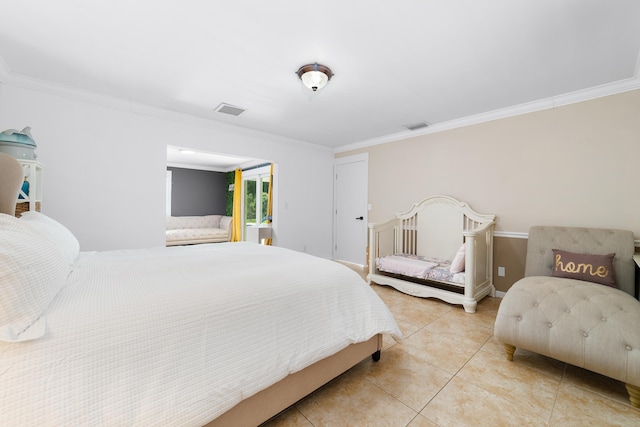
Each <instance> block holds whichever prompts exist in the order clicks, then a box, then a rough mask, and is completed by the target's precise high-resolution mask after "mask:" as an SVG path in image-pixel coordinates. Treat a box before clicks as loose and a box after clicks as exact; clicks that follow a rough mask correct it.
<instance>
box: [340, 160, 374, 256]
mask: <svg viewBox="0 0 640 427" xmlns="http://www.w3.org/2000/svg"><path fill="white" fill-rule="evenodd" d="M368 163H369V160H368V156H367V155H366V154H365V155H356V156H349V157H342V158H339V159H336V161H335V166H334V172H335V174H334V179H335V181H334V182H335V184H334V194H335V212H334V214H335V222H334V228H335V230H334V242H335V244H334V258H335V259H337V260H341V261H347V262H351V263H354V264H359V265H365V263H366V251H367V191H368V190H367V189H368V168H369V166H368Z"/></svg>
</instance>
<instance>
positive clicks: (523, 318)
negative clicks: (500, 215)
mask: <svg viewBox="0 0 640 427" xmlns="http://www.w3.org/2000/svg"><path fill="white" fill-rule="evenodd" d="M552 249H561V250H565V251H571V252H575V253H583V254H585V253H586V254H598V255H606V254H609V253H615V257H614V262H613V269H614V271H615V278H616V285H617V287H618V289H616V288H613V287H609V286H604V285H601V284H597V283H591V282H586V281H582V280H576V279H568V278H558V277H551V274H552V268H553V264H554V260H553V253H552ZM634 250H635V247H634V237H633V233H632V232H631V231H625V230H606V229H593V228H571V227H539V226H538V227H532V228H531V230H530V231H529V240H528V243H527V258H526V265H525V277H524V278H523V279H521V280H519V281H518V282H516V283H515V284H514V285H513V286H512V287H511V288H510V289H509V290H508V291H507V293H506V295H505V296H504V299H503V300H502V302H501V304H500V308H499V309H498V315H497V317H496V322H495V328H494V332H495V336H496V338H497V339H498V340H500V341H501V342H502V343H503V344H504V346H505V349H506V352H507V359H508V360H513V356H514V352H515V350H516V348H523V349H526V350H530V351H533V352H536V353H539V354H543V355H545V356H549V357H552V358H554V359H557V360H560V361H563V362H566V363H569V364H571V365H575V366H579V367H581V368H585V369H588V370H590V371H593V372H597V373H599V374H602V375H605V376H608V377H610V378H613V379H616V380H619V381H623V382H624V383H625V385H626V388H627V391H628V392H629V399H630V401H631V404H632V405H633V406H634V407H637V408H640V302H639V301H638V300H636V299H635V298H634V296H633V295H634V291H635V263H634V261H633V253H634Z"/></svg>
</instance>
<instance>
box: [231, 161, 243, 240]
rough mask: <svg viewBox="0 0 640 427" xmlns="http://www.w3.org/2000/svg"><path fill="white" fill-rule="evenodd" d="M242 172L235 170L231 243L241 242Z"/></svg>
mask: <svg viewBox="0 0 640 427" xmlns="http://www.w3.org/2000/svg"><path fill="white" fill-rule="evenodd" d="M241 203H242V170H240V169H236V179H235V182H234V183H233V215H232V216H233V222H232V228H231V241H232V242H239V241H241V240H242V209H241V208H242V205H241Z"/></svg>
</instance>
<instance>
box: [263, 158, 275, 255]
mask: <svg viewBox="0 0 640 427" xmlns="http://www.w3.org/2000/svg"><path fill="white" fill-rule="evenodd" d="M272 222H273V163H271V168H270V169H269V193H268V194H267V224H269V225H270V224H271V223H272ZM271 232H272V233H273V229H272V230H271ZM271 242H272V240H271V237H269V238H268V239H264V244H265V245H269V246H271Z"/></svg>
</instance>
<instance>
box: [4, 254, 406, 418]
mask: <svg viewBox="0 0 640 427" xmlns="http://www.w3.org/2000/svg"><path fill="white" fill-rule="evenodd" d="M44 320H45V322H46V332H45V335H44V336H43V337H42V338H39V339H36V340H30V341H24V342H15V343H8V342H0V414H1V417H2V423H3V425H20V426H25V425H26V426H28V425H38V426H42V425H55V426H57V425H69V426H73V425H145V426H151V425H163V426H164V425H181V426H190V425H193V426H197V425H203V424H205V423H207V422H208V421H210V420H212V419H214V418H216V417H217V416H219V415H220V414H222V413H224V412H225V411H227V410H228V409H230V408H231V407H233V406H234V405H236V404H237V403H239V402H240V401H241V400H242V399H244V398H246V397H248V396H251V395H252V394H254V393H256V392H258V391H260V390H262V389H264V388H266V387H268V386H269V385H271V384H273V383H275V382H277V381H279V380H280V379H282V378H284V377H285V376H287V375H288V374H290V373H293V372H296V371H299V370H301V369H303V368H305V367H306V366H309V365H311V364H313V363H314V362H316V361H318V360H320V359H322V358H324V357H327V356H329V355H331V354H334V353H336V352H337V351H339V350H341V349H343V348H345V347H347V346H348V345H349V344H352V343H356V342H361V341H365V340H367V339H369V338H371V337H372V336H374V335H375V334H377V333H388V334H392V335H394V336H397V337H399V336H401V333H400V331H399V329H398V327H397V325H396V323H395V321H394V319H393V317H392V315H391V313H390V312H389V310H388V308H387V307H386V306H385V305H384V303H383V302H382V301H381V300H380V298H379V297H378V296H377V295H376V294H375V292H374V291H373V290H372V289H371V288H370V287H369V286H368V285H367V284H366V283H365V282H364V281H363V280H362V279H361V278H360V277H359V276H358V274H357V273H355V272H354V271H352V270H350V269H348V268H346V267H344V266H342V265H340V264H338V263H335V262H332V261H329V260H326V259H321V258H317V257H313V256H310V255H307V254H302V253H298V252H294V251H290V250H287V249H283V248H277V247H267V246H262V245H257V244H252V243H242V242H240V243H216V244H206V245H196V246H187V247H168V248H154V249H139V250H119V251H108V252H92V253H81V254H80V256H79V258H78V259H77V261H76V262H75V263H74V264H73V267H72V268H71V272H70V274H69V276H68V279H67V283H66V285H65V286H64V287H63V289H62V290H61V291H60V292H59V294H58V295H57V296H56V298H55V299H54V301H53V303H52V304H51V305H50V307H49V308H48V310H47V311H46V312H45V315H44Z"/></svg>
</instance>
